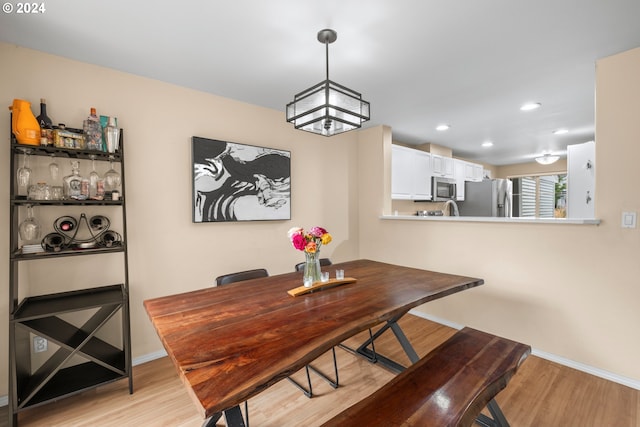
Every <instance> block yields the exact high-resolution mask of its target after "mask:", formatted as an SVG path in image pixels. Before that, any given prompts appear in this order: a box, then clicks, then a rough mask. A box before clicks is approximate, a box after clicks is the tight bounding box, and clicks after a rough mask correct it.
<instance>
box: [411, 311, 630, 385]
mask: <svg viewBox="0 0 640 427" xmlns="http://www.w3.org/2000/svg"><path fill="white" fill-rule="evenodd" d="M409 313H411V314H413V315H415V316H418V317H422V318H423V319H427V320H430V321H432V322H436V323H440V324H441V325H445V326H449V327H450V328H454V329H462V328H463V325H459V324H457V323H453V322H450V321H448V320H446V319H441V318H439V317H435V316H431V315H429V314H426V313H423V312H421V311H418V310H411V311H409ZM531 354H533V355H534V356H538V357H540V358H542V359H546V360H549V361H551V362H555V363H558V364H559V365H563V366H567V367H569V368H573V369H576V370H578V371H582V372H585V373H587V374H591V375H595V376H596V377H600V378H604V379H605V380H609V381H612V382H614V383H618V384H622V385H624V386H627V387H631V388H634V389H636V390H640V381H638V380H634V379H632V378H627V377H623V376H622V375H618V374H614V373H613V372H609V371H605V370H604V369H599V368H594V367H593V366H589V365H585V364H584V363H580V362H576V361H574V360H571V359H567V358H565V357H561V356H557V355H555V354H551V353H547V352H546V351H541V350H537V349H535V348H532V349H531Z"/></svg>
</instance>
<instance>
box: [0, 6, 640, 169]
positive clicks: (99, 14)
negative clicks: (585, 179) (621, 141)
mask: <svg viewBox="0 0 640 427" xmlns="http://www.w3.org/2000/svg"><path fill="white" fill-rule="evenodd" d="M9 3H12V4H16V2H13V0H9ZM42 3H43V4H44V5H45V8H46V11H45V12H44V13H41V14H38V15H34V14H31V15H24V14H23V15H19V14H17V13H16V12H15V11H14V12H12V13H6V12H5V13H0V40H2V41H5V42H9V43H14V44H17V45H20V46H24V47H29V48H33V49H37V50H41V51H45V52H49V53H53V54H57V55H61V56H64V57H68V58H72V59H76V60H80V61H84V62H88V63H93V64H98V65H102V66H105V67H110V68H114V69H118V70H122V71H126V72H129V73H133V74H137V75H141V76H147V77H151V78H154V79H158V80H162V81H166V82H171V83H175V84H178V85H182V86H186V87H190V88H194V89H198V90H201V91H205V92H211V93H214V94H217V95H222V96H225V97H228V98H233V99H237V100H241V101H245V102H248V103H251V104H257V105H261V106H264V107H269V108H273V109H277V110H279V111H282V112H283V113H284V108H285V105H286V103H287V102H289V101H291V100H293V95H294V94H295V93H298V92H300V91H302V90H303V89H306V88H307V87H309V86H311V85H313V84H315V83H318V82H320V81H321V80H323V79H324V77H325V75H324V72H325V56H324V55H325V51H324V45H322V44H321V43H319V42H318V41H317V39H316V34H317V32H318V31H319V30H321V29H323V28H333V29H335V30H336V31H337V32H338V40H337V41H336V42H335V43H333V44H332V45H330V48H329V57H330V76H331V79H332V80H334V81H336V82H338V83H341V84H343V85H345V86H348V87H350V88H351V89H354V90H356V91H358V92H361V93H362V95H363V98H364V99H366V100H367V101H369V102H370V103H371V121H370V122H368V123H367V126H372V125H380V124H385V125H389V126H391V127H392V128H393V136H394V140H398V141H403V142H406V143H410V144H421V143H425V142H432V143H436V144H440V145H444V146H448V147H451V148H452V149H453V151H454V155H456V156H462V157H467V158H470V159H475V160H478V161H485V162H488V163H492V164H496V165H501V164H509V163H519V162H525V161H531V159H532V158H533V157H535V155H539V154H541V153H542V152H544V151H550V152H554V153H561V154H562V153H563V152H564V151H565V149H566V145H567V144H574V143H581V142H586V141H589V140H592V139H593V138H594V90H595V89H594V77H595V61H596V60H597V59H599V58H603V57H606V56H609V55H612V54H615V53H619V52H622V51H625V50H628V49H631V48H635V47H639V46H640V0H535V1H531V0H457V1H452V0H396V1H392V0H325V1H308V0H270V1H264V0H262V1H260V0H233V1H229V0H226V1H215V0H209V1H205V0H201V1H196V0H187V1H167V0H155V1H150V0H147V1H132V0H109V1H98V0H65V1H46V0H45V1H43V2H42ZM5 7H6V3H5ZM0 64H1V60H0ZM528 101H534V102H540V103H541V104H542V108H540V109H538V110H536V111H532V112H528V113H524V112H521V111H519V107H520V105H521V104H523V103H525V102H528ZM283 120H284V114H283ZM440 123H448V124H450V125H451V129H450V130H449V131H447V132H438V131H436V130H435V126H436V125H438V124H440ZM559 128H566V129H568V130H569V133H568V134H566V135H563V136H556V135H553V134H552V131H554V130H556V129H559ZM485 140H491V141H492V142H493V143H494V146H493V147H492V148H490V149H483V148H481V147H480V144H481V143H482V142H484V141H485Z"/></svg>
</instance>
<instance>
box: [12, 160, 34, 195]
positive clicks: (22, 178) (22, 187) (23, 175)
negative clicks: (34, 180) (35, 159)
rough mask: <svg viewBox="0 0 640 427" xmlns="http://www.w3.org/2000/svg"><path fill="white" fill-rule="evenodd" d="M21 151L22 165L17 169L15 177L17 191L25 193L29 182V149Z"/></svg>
mask: <svg viewBox="0 0 640 427" xmlns="http://www.w3.org/2000/svg"><path fill="white" fill-rule="evenodd" d="M23 153H24V154H23V157H22V166H21V167H20V168H19V169H18V170H17V172H16V177H17V178H18V193H19V194H21V195H26V193H27V190H28V189H29V184H30V183H31V169H30V168H29V150H24V151H23ZM23 193H24V194H23Z"/></svg>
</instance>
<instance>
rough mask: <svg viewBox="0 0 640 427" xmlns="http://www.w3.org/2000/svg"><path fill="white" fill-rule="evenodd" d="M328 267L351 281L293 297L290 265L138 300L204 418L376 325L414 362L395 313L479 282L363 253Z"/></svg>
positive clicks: (296, 281) (298, 281)
mask: <svg viewBox="0 0 640 427" xmlns="http://www.w3.org/2000/svg"><path fill="white" fill-rule="evenodd" d="M337 269H341V270H344V275H345V277H346V278H353V279H356V281H355V282H353V283H348V284H343V285H340V286H336V287H329V288H324V289H322V290H320V291H316V292H312V293H307V294H304V295H299V296H295V297H294V296H291V295H290V294H289V293H287V291H289V290H291V289H293V288H297V287H299V286H301V285H302V273H299V272H293V273H286V274H279V275H274V276H270V277H265V278H260V279H253V280H247V281H243V282H237V283H233V284H230V285H225V286H222V287H210V288H206V289H200V290H196V291H191V292H185V293H181V294H177V295H169V296H164V297H159V298H154V299H149V300H146V301H144V306H145V309H146V311H147V313H148V315H149V318H150V319H151V321H152V323H153V325H154V327H155V329H156V331H157V333H158V336H159V337H160V340H161V341H162V344H163V345H164V348H165V349H166V351H167V353H168V355H169V357H170V358H171V360H172V361H173V363H174V365H175V366H176V368H177V370H178V373H179V375H180V377H181V379H182V380H183V382H184V384H185V386H186V388H187V390H188V391H189V392H190V394H191V396H192V398H193V400H194V401H195V403H196V406H197V407H198V408H199V410H200V411H201V414H202V416H203V417H204V418H205V425H207V419H210V418H211V417H216V418H215V419H217V418H218V417H219V414H220V413H221V412H222V411H231V410H232V409H237V412H239V409H238V406H237V405H239V404H240V403H242V402H244V401H246V400H247V399H249V398H250V397H252V396H254V395H256V394H258V393H260V392H261V391H262V390H265V389H266V388H268V387H269V386H271V385H273V384H274V383H276V382H278V381H280V380H282V379H284V378H286V377H287V376H289V375H290V374H293V373H294V372H296V371H298V370H299V369H301V368H303V367H304V366H305V365H307V364H309V363H310V362H311V361H313V360H314V359H316V358H317V357H318V356H320V355H321V354H323V353H324V352H326V351H327V350H330V349H331V348H332V347H333V346H336V345H338V344H340V343H341V342H342V341H344V340H346V339H347V338H350V337H352V336H354V335H356V334H358V333H359V332H362V331H366V330H367V329H369V328H371V327H374V326H376V325H379V324H384V325H385V326H384V328H390V329H392V330H393V332H394V333H395V334H396V337H398V339H399V341H400V343H401V344H402V346H403V348H405V351H406V352H407V354H408V355H409V358H410V359H411V361H412V362H415V361H416V360H417V355H415V352H414V354H411V351H412V350H413V349H412V348H411V347H410V344H409V343H408V340H406V337H404V336H403V334H402V330H401V329H400V327H399V325H398V324H397V320H398V319H400V318H401V317H402V316H403V315H404V314H406V313H407V312H408V311H409V310H410V309H412V308H414V307H416V306H418V305H421V304H424V303H426V302H429V301H432V300H435V299H438V298H443V297H445V296H447V295H451V294H454V293H456V292H460V291H463V290H465V289H469V288H473V287H476V286H479V285H482V284H483V283H484V281H483V280H482V279H477V278H471V277H464V276H458V275H454V274H446V273H439V272H433V271H427V270H422V269H417V268H410V267H404V266H399V265H394V264H387V263H382V262H377V261H371V260H364V259H363V260H356V261H349V262H344V263H339V264H333V265H331V266H327V267H324V268H323V271H328V272H329V273H330V275H331V277H335V270H337ZM407 345H408V347H407ZM365 346H366V345H365ZM358 350H359V352H361V350H362V349H358ZM240 419H241V418H240ZM227 423H229V418H228V419H227ZM231 423H232V424H233V422H231ZM238 424H239V425H242V424H241V422H238Z"/></svg>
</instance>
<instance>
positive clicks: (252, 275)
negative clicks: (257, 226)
mask: <svg viewBox="0 0 640 427" xmlns="http://www.w3.org/2000/svg"><path fill="white" fill-rule="evenodd" d="M268 276H269V273H268V272H267V270H266V269H264V268H256V269H254V270H247V271H240V272H237V273H230V274H224V275H222V276H218V277H216V286H223V285H228V284H230V283H235V282H241V281H243V280H251V279H258V278H260V277H268ZM244 414H245V415H244V417H245V424H246V427H249V404H248V403H247V401H246V400H245V402H244Z"/></svg>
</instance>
